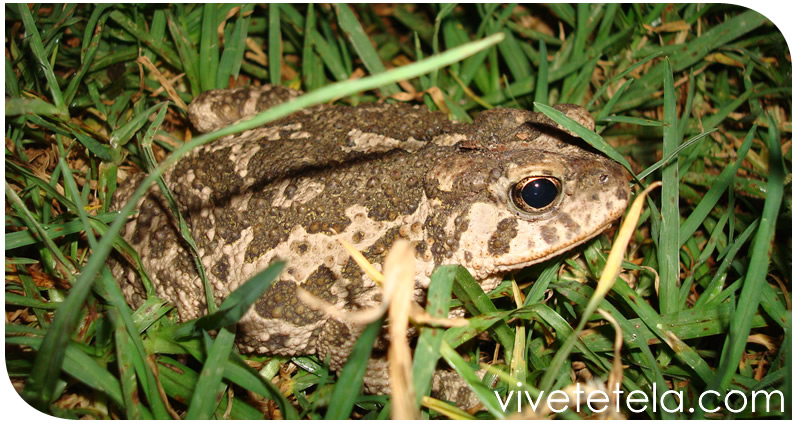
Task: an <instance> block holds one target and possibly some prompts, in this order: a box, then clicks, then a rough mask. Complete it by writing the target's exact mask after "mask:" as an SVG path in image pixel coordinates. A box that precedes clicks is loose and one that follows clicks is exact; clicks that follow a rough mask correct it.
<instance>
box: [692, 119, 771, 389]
mask: <svg viewBox="0 0 800 426" xmlns="http://www.w3.org/2000/svg"><path fill="white" fill-rule="evenodd" d="M768 118H769V122H770V127H769V137H768V138H767V149H768V152H769V177H768V179H767V189H768V190H767V199H766V201H765V202H764V211H763V213H762V215H761V219H760V220H759V222H758V230H757V231H756V234H755V236H754V237H753V254H752V256H751V257H750V264H749V266H748V268H747V274H746V276H745V280H744V284H743V285H742V292H741V295H740V296H739V298H738V300H737V304H736V311H735V313H734V315H733V318H732V319H731V326H730V332H729V337H728V340H726V342H725V346H724V348H723V355H722V363H721V365H720V367H719V369H718V370H717V372H716V374H715V375H714V380H713V381H712V382H711V383H709V384H708V387H707V388H706V389H711V390H717V391H719V390H721V389H727V388H728V385H729V384H730V381H731V378H732V377H733V373H734V372H735V371H736V369H737V368H738V366H739V360H740V359H741V356H742V353H743V352H744V347H745V345H746V344H747V337H748V336H749V335H750V329H751V327H752V323H753V317H754V315H755V313H756V310H757V309H758V305H759V301H760V293H761V287H762V286H763V285H764V282H765V281H766V276H767V269H768V267H769V263H770V262H769V251H770V250H769V246H770V244H771V242H772V239H773V237H774V234H775V221H776V220H777V216H778V210H779V208H780V204H781V199H782V198H783V178H784V171H783V159H782V155H781V145H780V140H779V139H778V132H777V128H776V125H775V122H774V120H773V119H772V117H771V116H768Z"/></svg>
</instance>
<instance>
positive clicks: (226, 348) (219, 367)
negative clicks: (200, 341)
mask: <svg viewBox="0 0 800 426" xmlns="http://www.w3.org/2000/svg"><path fill="white" fill-rule="evenodd" d="M235 337H236V334H235V333H233V332H232V331H230V330H228V329H226V328H223V329H221V330H220V331H219V333H218V334H217V337H216V338H215V339H214V341H213V343H212V344H211V348H210V349H209V351H208V356H207V357H206V362H205V364H203V370H202V371H201V372H200V377H198V379H197V384H196V385H195V388H194V392H192V400H191V401H190V402H189V410H188V411H187V412H186V419H190V420H199V419H210V418H211V415H212V414H213V413H214V411H216V408H217V405H219V402H220V401H221V400H222V392H223V391H224V389H225V386H224V385H223V384H222V377H223V372H224V371H225V365H226V362H227V360H228V357H229V356H230V353H231V351H232V350H233V339H234V338H235Z"/></svg>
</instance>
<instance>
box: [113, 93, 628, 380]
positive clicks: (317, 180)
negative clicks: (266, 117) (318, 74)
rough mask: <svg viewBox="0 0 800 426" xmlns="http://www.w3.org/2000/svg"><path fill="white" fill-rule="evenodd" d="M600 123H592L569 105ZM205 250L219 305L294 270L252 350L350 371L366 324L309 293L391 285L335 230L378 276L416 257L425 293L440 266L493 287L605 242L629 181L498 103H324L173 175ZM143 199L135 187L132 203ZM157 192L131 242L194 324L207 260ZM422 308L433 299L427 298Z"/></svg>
mask: <svg viewBox="0 0 800 426" xmlns="http://www.w3.org/2000/svg"><path fill="white" fill-rule="evenodd" d="M298 95H300V93H299V92H296V91H292V90H288V89H284V88H274V87H264V88H247V89H237V90H230V91H212V92H207V93H204V94H202V95H201V96H199V97H198V98H197V99H196V100H195V101H194V102H193V103H192V104H191V106H190V111H189V115H190V117H191V118H192V120H193V123H194V125H195V127H196V128H197V129H198V130H201V131H209V130H213V129H217V128H220V127H222V126H224V125H226V124H230V123H232V122H234V121H237V120H239V119H242V118H245V117H246V116H248V115H251V114H254V113H256V112H258V111H260V110H262V109H263V108H266V107H269V106H271V105H276V104H278V103H280V102H283V101H286V100H288V99H291V98H293V97H296V96H298ZM557 108H559V109H560V110H562V111H563V112H565V113H566V114H567V115H569V116H570V117H573V118H575V119H577V120H579V121H580V122H582V123H584V124H585V125H586V126H587V127H590V128H591V127H593V122H592V120H591V116H589V114H588V112H586V111H585V110H583V109H582V108H580V107H577V106H571V105H560V106H557ZM539 176H542V177H546V178H548V179H553V180H555V181H558V182H560V185H561V193H560V194H559V196H558V197H557V198H556V200H555V201H554V202H553V203H552V204H551V205H549V206H548V207H547V208H545V209H541V210H537V211H531V210H530V209H524V208H521V206H518V205H515V201H514V200H512V199H511V197H510V195H509V193H510V188H512V187H513V186H514V185H515V184H516V183H517V182H520V181H522V180H524V179H526V178H530V177H539ZM165 180H166V181H167V183H168V186H169V188H170V190H171V191H172V192H173V194H174V197H175V199H176V200H177V202H178V207H179V209H180V210H181V213H182V215H183V216H184V218H185V219H186V220H187V223H188V224H189V226H190V228H191V230H192V233H193V237H194V239H195V241H196V242H197V245H198V249H199V252H200V258H201V259H200V260H201V261H202V262H203V264H204V266H205V268H206V269H207V270H208V271H209V274H208V278H209V281H210V284H211V286H212V288H213V289H214V296H215V298H216V302H217V303H219V302H220V301H222V300H224V298H225V297H227V295H228V294H229V293H230V292H231V291H232V290H233V289H235V288H236V287H238V286H239V285H241V284H242V283H244V282H245V281H246V280H247V279H248V278H250V277H251V276H253V275H254V274H255V273H257V272H258V271H259V270H261V269H263V268H264V267H266V266H267V265H268V264H269V263H270V262H272V261H274V260H275V259H282V260H285V261H287V267H286V268H285V269H284V271H283V272H282V274H281V276H280V277H279V279H278V280H277V282H276V283H275V284H273V286H272V287H271V288H270V289H269V290H268V291H267V293H266V294H265V295H264V296H262V297H261V299H259V301H258V302H257V303H256V304H255V306H254V307H253V308H252V309H251V310H250V311H249V312H248V313H247V314H245V316H244V318H242V320H241V321H240V324H239V331H240V332H239V335H238V343H239V346H240V348H241V349H242V350H243V351H256V352H262V353H275V354H282V355H295V354H313V353H316V354H318V355H319V356H320V358H322V359H324V358H325V357H326V356H330V358H331V366H332V367H333V368H334V369H335V370H338V369H339V368H340V367H341V365H343V363H344V361H345V360H346V359H347V356H348V355H349V353H350V349H351V347H352V345H353V343H354V342H355V339H356V338H357V337H358V335H359V333H360V330H361V329H362V328H363V327H362V326H361V325H358V324H354V323H350V322H346V321H339V320H334V319H330V318H328V317H326V316H325V315H324V314H322V313H321V312H319V311H317V310H314V309H312V308H310V307H308V306H306V305H304V304H303V303H301V302H300V301H299V300H298V298H297V294H296V289H297V287H298V286H302V287H303V288H305V289H306V290H308V291H309V292H311V293H312V294H315V295H317V296H318V297H320V298H322V299H323V300H326V301H327V302H329V303H331V304H334V305H336V306H337V307H339V308H340V309H341V310H344V311H353V310H360V309H365V308H370V307H374V306H376V305H377V304H378V303H379V301H380V298H381V291H382V290H381V288H380V287H379V286H378V285H377V284H376V283H374V282H372V280H371V279H369V278H368V277H367V276H366V275H364V272H363V271H361V269H360V268H359V267H358V266H357V265H356V264H355V263H354V262H353V261H352V260H351V259H349V256H348V255H347V253H346V252H345V251H344V249H343V248H342V247H341V246H340V244H339V242H338V241H337V240H336V239H335V238H334V235H339V236H341V237H342V238H343V239H344V240H347V241H350V242H351V243H352V244H354V245H355V246H356V248H357V249H359V250H360V251H361V252H362V253H364V255H365V256H366V258H367V259H368V260H369V261H370V262H371V263H373V265H375V266H376V267H378V268H380V267H381V264H382V263H383V259H384V257H385V256H386V254H387V253H388V251H389V249H390V247H391V245H392V243H393V242H394V241H395V240H396V239H398V238H405V239H408V240H411V241H412V242H413V244H414V247H415V255H416V269H415V273H416V275H415V282H416V283H417V285H418V286H419V287H420V288H419V289H418V291H417V292H416V293H415V294H416V296H415V297H420V295H424V291H423V290H424V288H425V287H426V286H427V285H428V281H429V276H430V273H431V272H432V271H433V269H434V267H436V266H437V265H441V264H454V263H460V264H463V265H464V266H465V267H466V268H467V269H468V270H469V271H470V272H471V273H472V274H473V275H474V276H475V277H476V279H478V280H479V281H480V282H481V283H482V285H483V288H484V290H487V291H488V290H489V289H491V288H492V286H493V285H496V284H497V283H498V282H499V279H498V278H499V277H501V276H502V274H503V273H504V272H505V271H509V270H515V269H519V268H521V267H524V266H526V265H530V264H532V263H536V262H540V261H542V260H545V259H548V258H550V257H552V256H555V255H557V254H559V253H562V252H564V251H566V250H568V249H570V248H572V247H574V246H576V245H578V244H580V243H581V242H583V241H585V240H587V239H589V238H591V237H592V236H594V235H596V234H597V233H599V232H600V231H602V230H603V229H604V228H606V227H607V226H609V224H611V223H612V222H613V221H614V220H616V219H617V218H618V217H619V215H620V214H622V212H623V211H624V209H625V206H626V203H627V200H628V195H629V187H628V183H627V175H626V174H625V171H624V170H623V169H622V168H621V167H620V166H619V165H617V164H616V163H614V162H612V161H611V160H608V159H606V158H604V157H602V156H601V155H598V154H596V153H594V152H591V149H587V147H586V146H585V145H584V144H583V143H582V142H581V141H579V140H577V139H576V138H575V137H574V136H570V135H568V134H567V133H565V132H564V131H563V130H562V129H560V128H559V127H558V126H557V125H555V123H553V122H551V121H549V120H548V119H546V118H545V117H544V116H542V115H541V114H537V113H532V112H526V111H521V110H511V109H503V108H498V109H494V110H491V111H486V112H484V113H481V114H479V115H478V116H477V117H476V118H475V122H474V124H458V123H454V122H451V121H450V120H448V119H447V117H446V116H445V115H443V114H441V113H431V112H429V111H427V110H426V109H424V107H419V106H410V105H408V104H403V103H394V104H366V105H359V106H357V107H351V106H331V105H321V106H316V107H313V108H309V109H306V110H303V111H299V112H296V113H294V114H292V115H290V116H287V117H284V118H282V119H280V120H277V121H275V122H273V123H270V124H268V125H266V126H264V127H261V128H256V129H252V130H248V131H246V132H243V133H241V134H238V135H232V136H228V137H226V138H222V139H220V140H217V141H215V142H212V143H209V144H207V145H205V146H203V147H200V148H198V149H197V150H195V151H194V152H192V153H191V154H190V155H188V156H187V157H186V158H184V159H183V160H182V161H181V162H180V163H178V164H177V165H176V166H175V167H174V168H173V169H172V170H170V171H169V172H168V173H167V174H166V175H165ZM131 191H132V189H127V188H122V189H121V190H120V191H118V196H119V197H122V198H123V199H124V198H125V197H126V196H127V195H126V194H130V193H131ZM175 223H176V222H175V221H174V220H173V219H172V218H171V217H170V215H169V211H168V209H167V208H166V207H165V202H164V200H163V198H162V197H161V196H160V192H159V190H158V188H157V187H156V186H154V187H153V188H152V189H151V191H150V192H149V193H148V195H147V197H146V199H145V201H144V202H143V203H141V204H140V206H139V214H138V216H136V217H135V218H134V219H133V221H132V222H131V224H129V226H128V228H127V229H126V232H125V238H127V239H128V240H129V241H131V243H132V244H133V245H134V247H135V248H136V249H137V250H138V251H139V253H140V254H141V257H142V262H143V264H144V268H145V271H146V272H147V274H148V275H149V277H150V278H151V279H152V280H153V285H154V288H155V291H156V293H157V294H158V295H159V296H160V297H162V298H165V299H167V300H169V301H171V302H172V303H174V304H175V305H176V306H177V309H178V313H179V314H180V316H181V318H182V319H184V320H188V319H191V318H196V317H198V316H200V315H203V314H204V313H205V312H206V304H205V294H204V291H203V290H202V285H201V284H200V280H199V277H198V274H197V272H196V271H195V265H194V262H193V261H192V260H191V257H190V256H189V255H188V253H187V251H186V248H185V245H184V243H183V242H182V241H181V238H180V237H179V235H178V233H177V232H176V228H175ZM113 270H114V273H115V275H116V276H117V277H118V279H119V280H120V282H121V283H122V285H123V290H124V292H125V294H126V297H127V298H128V300H129V302H130V303H132V304H134V305H138V304H141V303H142V301H143V300H144V294H145V291H144V287H143V284H142V280H141V279H140V278H139V277H138V274H136V273H133V272H132V271H133V270H132V269H130V265H127V264H126V262H124V261H119V260H117V261H114V262H113ZM420 300H422V299H420ZM385 374H386V371H385V360H383V359H382V358H380V355H379V354H378V353H376V354H375V358H374V359H373V360H371V361H370V365H369V366H368V375H367V378H366V379H365V386H366V387H367V390H368V391H370V392H385V391H386V390H387V388H386V381H385V380H386V379H385Z"/></svg>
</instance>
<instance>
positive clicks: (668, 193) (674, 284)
mask: <svg viewBox="0 0 800 426" xmlns="http://www.w3.org/2000/svg"><path fill="white" fill-rule="evenodd" d="M663 72H664V124H665V127H664V143H663V149H662V152H664V153H668V152H674V151H677V150H678V145H679V143H680V137H681V135H680V134H679V133H678V129H677V126H678V113H677V105H676V102H675V90H674V87H673V81H672V68H671V67H670V61H669V59H667V60H665V61H664V65H663ZM661 181H662V182H663V183H662V185H661V233H660V235H659V237H658V276H659V278H660V280H661V285H660V286H659V298H658V301H659V307H660V311H661V313H662V314H667V313H672V312H677V311H679V310H682V309H683V307H682V306H681V303H682V301H681V300H679V299H678V296H679V295H680V291H679V290H680V282H679V280H678V278H679V277H678V274H679V273H680V259H679V258H678V253H679V251H680V248H681V245H680V241H679V238H678V233H677V232H675V231H676V230H679V229H680V226H681V217H680V211H679V205H678V203H679V201H678V199H679V198H678V185H679V184H680V179H679V178H678V158H677V157H676V158H675V160H674V161H672V162H670V163H667V164H665V165H664V167H663V168H662V169H661Z"/></svg>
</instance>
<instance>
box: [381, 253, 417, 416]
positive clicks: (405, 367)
mask: <svg viewBox="0 0 800 426" xmlns="http://www.w3.org/2000/svg"><path fill="white" fill-rule="evenodd" d="M384 271H385V272H386V275H385V277H386V289H387V290H388V289H393V294H392V296H391V302H390V304H389V339H390V342H391V345H390V346H389V383H390V388H391V390H392V419H395V420H399V419H403V420H413V419H418V418H419V412H418V411H417V409H416V408H415V407H414V400H415V399H416V398H415V396H414V387H413V386H412V383H413V382H414V381H413V378H412V377H411V348H410V347H409V345H408V337H407V336H408V315H409V313H410V312H411V301H412V298H413V296H414V248H413V246H412V245H411V243H410V242H408V241H406V240H399V241H397V242H396V243H395V244H394V246H392V249H391V250H390V251H389V254H388V255H387V256H386V262H385V268H384Z"/></svg>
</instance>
